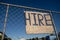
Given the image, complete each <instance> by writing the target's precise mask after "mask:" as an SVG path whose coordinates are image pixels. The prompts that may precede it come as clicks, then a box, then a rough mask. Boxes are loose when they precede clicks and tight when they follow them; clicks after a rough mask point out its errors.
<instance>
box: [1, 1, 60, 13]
mask: <svg viewBox="0 0 60 40" xmlns="http://www.w3.org/2000/svg"><path fill="white" fill-rule="evenodd" d="M0 4H4V5H9V6H16V7H20V8H28V9H33V10H42V11H48V12H54V13H60V12H57V11H52V10H45V9H40V8H33V7H28V6H22V5H15V4H8V3H3V2H0Z"/></svg>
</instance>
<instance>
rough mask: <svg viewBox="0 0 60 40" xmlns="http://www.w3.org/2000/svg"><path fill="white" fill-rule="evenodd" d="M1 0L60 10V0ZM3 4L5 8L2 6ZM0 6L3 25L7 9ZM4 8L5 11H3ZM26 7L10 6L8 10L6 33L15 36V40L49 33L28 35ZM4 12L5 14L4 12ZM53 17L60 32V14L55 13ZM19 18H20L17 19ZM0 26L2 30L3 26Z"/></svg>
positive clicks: (0, 23)
mask: <svg viewBox="0 0 60 40" xmlns="http://www.w3.org/2000/svg"><path fill="white" fill-rule="evenodd" d="M0 2H4V3H10V4H16V5H23V6H30V7H34V8H42V9H46V10H53V11H58V12H59V11H60V6H59V4H60V1H59V0H45V1H44V0H25V1H24V0H0ZM2 6H3V8H2ZM2 6H0V11H1V12H0V13H1V14H0V19H1V20H0V25H1V26H3V22H4V17H5V10H6V6H4V5H2ZM2 10H4V11H2ZM24 11H25V9H24V8H17V7H12V6H10V7H9V12H8V20H7V28H6V34H7V35H8V36H9V37H11V38H13V40H18V39H19V38H21V37H25V38H32V37H43V36H46V35H48V34H38V35H27V34H26V33H25V18H24ZM2 13H4V14H2ZM52 15H53V19H54V23H55V26H56V28H57V31H58V32H60V18H59V17H60V14H59V13H58V14H57V13H53V14H52ZM17 19H18V20H17ZM1 26H0V30H2V28H3V27H1Z"/></svg>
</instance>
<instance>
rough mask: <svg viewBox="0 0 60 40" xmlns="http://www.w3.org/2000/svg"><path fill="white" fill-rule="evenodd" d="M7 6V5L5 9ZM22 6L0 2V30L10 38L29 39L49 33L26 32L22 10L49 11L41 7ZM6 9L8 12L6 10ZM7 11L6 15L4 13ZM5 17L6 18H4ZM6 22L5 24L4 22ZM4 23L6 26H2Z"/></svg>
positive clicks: (13, 39)
mask: <svg viewBox="0 0 60 40" xmlns="http://www.w3.org/2000/svg"><path fill="white" fill-rule="evenodd" d="M7 7H9V8H8V9H7ZM29 8H30V7H24V6H18V5H17V6H16V5H15V6H14V5H13V6H12V5H9V4H8V5H7V4H0V31H1V32H4V34H6V35H7V36H8V38H11V39H12V40H20V39H25V38H26V39H30V38H35V37H45V36H47V35H50V34H36V35H35V34H34V35H33V34H32V35H27V34H26V27H25V26H26V22H25V14H24V11H27V10H28V11H36V12H49V11H43V10H42V9H41V10H40V9H38V10H36V8H30V9H29ZM7 10H8V12H7ZM6 13H7V15H6ZM5 18H6V19H5ZM5 23H6V24H5ZM4 24H5V25H6V27H5V28H4Z"/></svg>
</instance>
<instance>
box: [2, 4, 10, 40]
mask: <svg viewBox="0 0 60 40" xmlns="http://www.w3.org/2000/svg"><path fill="white" fill-rule="evenodd" d="M8 9H9V4H8V5H7V9H6V15H5V20H4V28H3V34H2V39H1V40H4V34H5V30H6V22H7V17H8Z"/></svg>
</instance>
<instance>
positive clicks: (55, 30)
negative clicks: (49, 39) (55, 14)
mask: <svg viewBox="0 0 60 40" xmlns="http://www.w3.org/2000/svg"><path fill="white" fill-rule="evenodd" d="M51 12H52V11H50V15H51V17H52V14H51ZM52 21H53V28H54V33H55V35H56V40H59V38H58V33H57V29H56V26H55V23H54V20H53V18H52Z"/></svg>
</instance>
